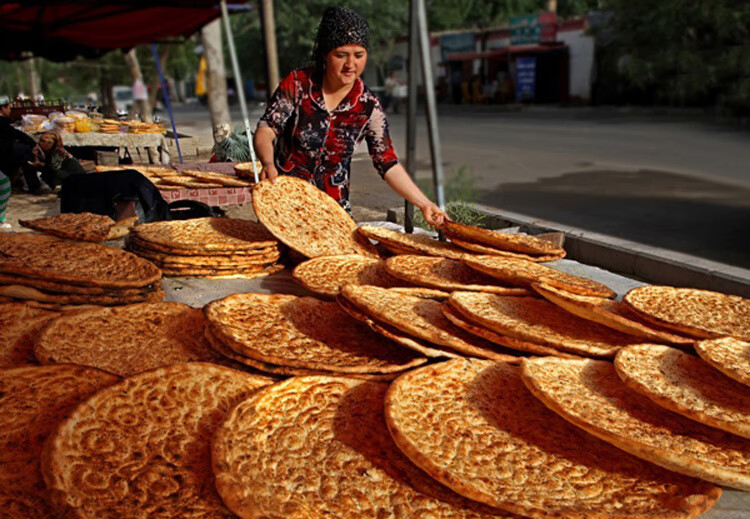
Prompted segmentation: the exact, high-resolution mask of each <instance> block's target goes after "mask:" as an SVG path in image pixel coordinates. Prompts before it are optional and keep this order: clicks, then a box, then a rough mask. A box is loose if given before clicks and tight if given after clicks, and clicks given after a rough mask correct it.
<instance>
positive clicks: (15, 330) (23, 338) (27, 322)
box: [0, 303, 60, 368]
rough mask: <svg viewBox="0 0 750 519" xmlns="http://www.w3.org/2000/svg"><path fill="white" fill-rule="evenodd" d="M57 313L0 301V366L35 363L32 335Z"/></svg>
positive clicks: (7, 366) (8, 366)
mask: <svg viewBox="0 0 750 519" xmlns="http://www.w3.org/2000/svg"><path fill="white" fill-rule="evenodd" d="M59 315H60V314H59V313H58V312H53V311H50V310H44V309H42V308H34V307H32V306H29V305H27V304H24V303H3V304H0V368H14V367H18V366H21V365H24V364H36V363H37V361H36V357H34V338H35V337H36V334H37V333H38V332H39V330H41V329H42V327H43V326H44V325H45V324H47V323H48V322H49V321H50V320H52V319H54V318H55V317H58V316H59Z"/></svg>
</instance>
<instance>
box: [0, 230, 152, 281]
mask: <svg viewBox="0 0 750 519" xmlns="http://www.w3.org/2000/svg"><path fill="white" fill-rule="evenodd" d="M0 272H2V273H5V274H12V275H17V276H23V277H31V278H42V279H45V280H47V281H54V282H57V283H70V284H74V285H83V286H100V287H112V288H141V287H145V286H148V285H152V284H154V283H156V282H157V281H159V280H160V279H161V272H160V271H159V269H158V268H157V267H156V266H155V265H154V264H153V263H151V262H149V261H146V260H144V259H142V258H139V257H138V256H136V255H135V254H132V253H130V252H126V251H123V250H120V249H116V248H114V247H107V246H105V245H100V244H98V243H86V242H75V241H69V240H62V239H60V238H55V237H53V236H46V235H44V234H32V233H3V234H0Z"/></svg>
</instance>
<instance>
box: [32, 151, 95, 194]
mask: <svg viewBox="0 0 750 519" xmlns="http://www.w3.org/2000/svg"><path fill="white" fill-rule="evenodd" d="M85 174H86V170H85V169H83V166H81V163H80V162H78V161H77V160H76V159H74V158H72V157H71V158H66V159H63V161H62V164H61V166H60V169H55V168H54V167H52V165H51V164H49V163H45V165H44V167H43V168H42V180H44V182H45V183H46V184H47V185H48V186H49V187H51V188H52V189H55V186H56V185H57V184H62V182H63V181H64V180H65V179H66V178H68V177H69V176H71V175H85Z"/></svg>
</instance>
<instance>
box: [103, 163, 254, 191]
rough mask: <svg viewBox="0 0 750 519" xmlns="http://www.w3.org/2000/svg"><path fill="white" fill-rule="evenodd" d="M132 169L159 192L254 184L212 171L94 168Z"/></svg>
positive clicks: (159, 167) (109, 167)
mask: <svg viewBox="0 0 750 519" xmlns="http://www.w3.org/2000/svg"><path fill="white" fill-rule="evenodd" d="M124 169H134V170H136V171H138V172H139V173H140V174H141V175H143V176H144V177H146V178H147V179H148V180H150V181H151V183H152V184H154V185H155V186H156V187H158V188H159V189H160V190H177V189H185V188H192V189H206V188H221V187H251V186H252V185H253V184H254V182H252V181H250V180H246V179H243V178H239V176H234V175H228V174H226V173H215V172H212V171H197V170H192V169H179V170H178V169H174V168H171V167H166V166H143V165H138V164H133V165H128V166H101V165H100V166H95V167H94V170H95V171H96V172H103V171H118V170H124Z"/></svg>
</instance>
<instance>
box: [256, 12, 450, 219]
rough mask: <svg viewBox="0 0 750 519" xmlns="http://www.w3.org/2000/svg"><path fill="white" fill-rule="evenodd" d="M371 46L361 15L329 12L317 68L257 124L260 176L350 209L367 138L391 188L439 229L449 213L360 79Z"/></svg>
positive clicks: (301, 73)
mask: <svg viewBox="0 0 750 519" xmlns="http://www.w3.org/2000/svg"><path fill="white" fill-rule="evenodd" d="M368 45H369V29H368V26H367V22H366V21H365V20H364V19H363V18H362V17H360V16H359V15H358V14H357V13H355V12H354V11H351V10H348V9H344V8H341V7H329V8H328V9H326V12H325V14H324V15H323V18H322V20H321V21H320V25H319V27H318V33H317V37H316V39H315V48H314V51H313V58H314V61H315V64H314V66H313V67H311V68H307V69H301V70H295V71H293V72H292V73H291V74H289V75H288V76H287V77H286V78H285V79H284V81H282V82H281V84H280V85H279V87H278V88H277V89H276V92H274V94H273V97H272V99H271V102H270V103H269V105H268V107H267V109H266V112H265V114H263V117H262V118H261V120H260V122H259V123H258V128H257V130H256V132H255V138H254V141H253V142H254V144H255V150H256V152H257V154H258V158H259V159H260V162H261V164H262V166H263V167H262V170H261V178H262V179H265V178H268V179H270V180H271V181H273V179H274V178H276V176H277V175H279V174H282V175H293V176H296V177H300V178H304V179H306V180H309V181H310V182H312V183H313V184H315V185H316V186H318V187H319V188H320V189H322V190H323V191H325V192H326V193H328V194H329V195H331V196H332V197H333V198H334V199H335V200H337V201H338V202H339V203H340V204H341V206H342V207H343V208H344V209H346V210H347V211H350V210H351V206H350V203H349V178H350V166H351V158H352V155H353V153H354V150H355V149H356V147H357V145H358V144H359V143H360V142H361V141H362V140H363V139H364V140H365V141H367V147H368V149H369V152H370V157H371V158H372V163H373V165H374V166H375V169H376V170H377V171H378V173H379V174H380V175H381V176H382V177H383V178H384V179H385V181H386V182H387V183H388V185H389V186H390V187H391V188H392V189H393V190H394V191H396V192H397V193H398V194H399V195H401V196H402V197H404V198H405V199H407V200H408V201H409V202H411V203H412V204H414V205H415V206H417V207H419V208H420V209H421V211H422V213H423V214H424V217H425V220H426V221H427V223H428V224H430V225H431V226H433V227H440V226H441V225H442V224H443V222H444V220H445V219H446V216H445V214H444V213H443V212H442V211H441V210H440V208H439V207H438V206H437V205H435V204H434V203H433V202H431V201H430V200H429V199H428V198H427V197H426V196H425V195H424V193H422V191H421V190H420V189H419V188H418V187H417V186H416V185H415V184H414V182H412V180H411V178H409V175H408V174H407V172H406V170H405V169H404V167H403V166H402V165H401V164H400V163H399V161H398V157H397V156H396V151H395V150H394V149H393V144H392V143H391V139H390V136H389V135H388V122H387V121H386V117H385V113H384V111H383V108H382V107H381V105H380V102H379V101H378V99H377V97H376V96H375V95H374V94H373V93H372V92H371V91H370V90H369V89H368V88H367V87H366V86H365V84H364V83H363V82H362V80H361V79H360V76H361V75H362V72H363V71H364V68H365V64H366V63H367V47H368ZM274 141H275V144H274Z"/></svg>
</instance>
